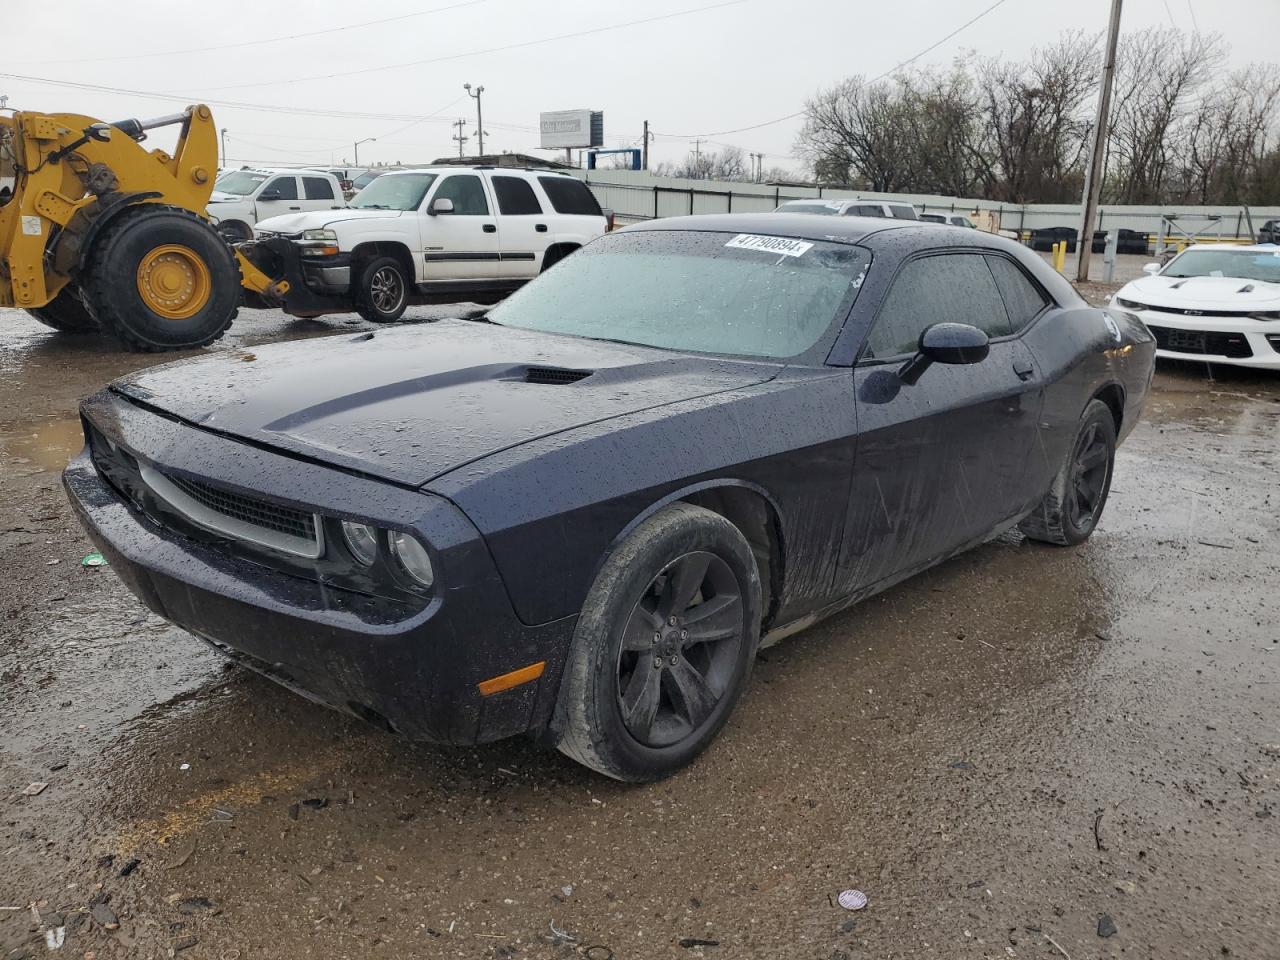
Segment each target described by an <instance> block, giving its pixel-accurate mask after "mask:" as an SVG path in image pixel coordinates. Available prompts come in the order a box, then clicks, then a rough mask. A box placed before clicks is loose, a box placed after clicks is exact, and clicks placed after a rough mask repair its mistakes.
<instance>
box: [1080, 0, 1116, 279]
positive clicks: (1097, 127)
mask: <svg viewBox="0 0 1280 960" xmlns="http://www.w3.org/2000/svg"><path fill="white" fill-rule="evenodd" d="M1123 2H1124V0H1111V22H1110V23H1109V24H1108V25H1107V48H1106V53H1105V54H1104V56H1103V60H1102V90H1101V91H1100V92H1099V93H1098V116H1097V119H1096V121H1095V122H1094V124H1093V143H1092V147H1093V149H1092V150H1091V151H1090V152H1089V165H1088V166H1087V167H1085V171H1084V212H1083V214H1082V215H1081V217H1080V232H1079V234H1077V236H1078V237H1079V239H1078V240H1077V241H1076V281H1077V282H1079V283H1084V282H1085V281H1087V280H1088V279H1089V254H1090V253H1092V252H1093V220H1094V214H1096V213H1097V211H1098V194H1099V193H1100V192H1101V190H1102V176H1103V173H1104V171H1103V169H1102V157H1103V154H1104V153H1105V151H1106V148H1107V120H1108V118H1109V117H1110V114H1111V84H1112V81H1114V80H1115V78H1116V43H1117V42H1118V41H1119V39H1120V7H1121V5H1122V3H1123Z"/></svg>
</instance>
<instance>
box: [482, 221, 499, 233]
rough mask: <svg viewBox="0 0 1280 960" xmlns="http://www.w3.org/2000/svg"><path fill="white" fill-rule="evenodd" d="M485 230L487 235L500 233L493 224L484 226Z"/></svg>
mask: <svg viewBox="0 0 1280 960" xmlns="http://www.w3.org/2000/svg"><path fill="white" fill-rule="evenodd" d="M483 229H484V232H485V233H497V232H498V228H497V227H495V226H494V225H493V224H492V223H486V224H485V225H484V228H483Z"/></svg>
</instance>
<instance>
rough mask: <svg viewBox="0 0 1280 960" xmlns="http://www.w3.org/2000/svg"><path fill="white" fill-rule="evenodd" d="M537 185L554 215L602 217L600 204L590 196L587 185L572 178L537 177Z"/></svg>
mask: <svg viewBox="0 0 1280 960" xmlns="http://www.w3.org/2000/svg"><path fill="white" fill-rule="evenodd" d="M538 183H540V184H542V189H543V190H545V191H546V192H547V199H548V200H550V201H551V206H553V207H554V208H555V211H556V213H570V214H577V215H579V216H584V217H603V216H604V214H603V213H601V212H600V204H598V203H596V198H595V197H594V196H592V194H591V191H590V190H588V189H587V185H586V184H585V183H583V182H582V181H581V180H575V179H573V177H539V178H538Z"/></svg>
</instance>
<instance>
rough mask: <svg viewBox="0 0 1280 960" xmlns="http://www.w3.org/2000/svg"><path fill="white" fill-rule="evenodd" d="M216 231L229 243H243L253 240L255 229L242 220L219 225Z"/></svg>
mask: <svg viewBox="0 0 1280 960" xmlns="http://www.w3.org/2000/svg"><path fill="white" fill-rule="evenodd" d="M215 229H216V230H217V231H218V233H219V235H220V236H222V237H223V238H224V239H225V240H226V241H227V243H243V242H244V241H246V240H252V239H253V228H252V227H250V226H249V225H248V224H247V223H244V222H243V221H241V220H227V221H225V222H223V223H220V224H218V226H217V227H215Z"/></svg>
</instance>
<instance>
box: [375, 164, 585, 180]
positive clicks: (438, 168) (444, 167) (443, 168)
mask: <svg viewBox="0 0 1280 960" xmlns="http://www.w3.org/2000/svg"><path fill="white" fill-rule="evenodd" d="M459 170H463V171H466V170H473V171H474V170H487V171H490V172H492V173H502V174H508V173H510V174H513V175H519V174H522V173H537V174H559V175H561V176H565V177H567V176H569V174H567V173H565V171H563V170H552V169H551V168H550V167H495V166H493V165H492V164H485V163H478V164H474V165H472V164H463V163H441V164H436V165H435V166H430V165H428V166H425V167H406V168H405V169H403V170H388V171H386V173H385V174H384V176H388V177H394V176H396V175H398V174H402V173H457V172H458V171H459ZM367 172H370V173H372V170H370V171H367Z"/></svg>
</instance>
